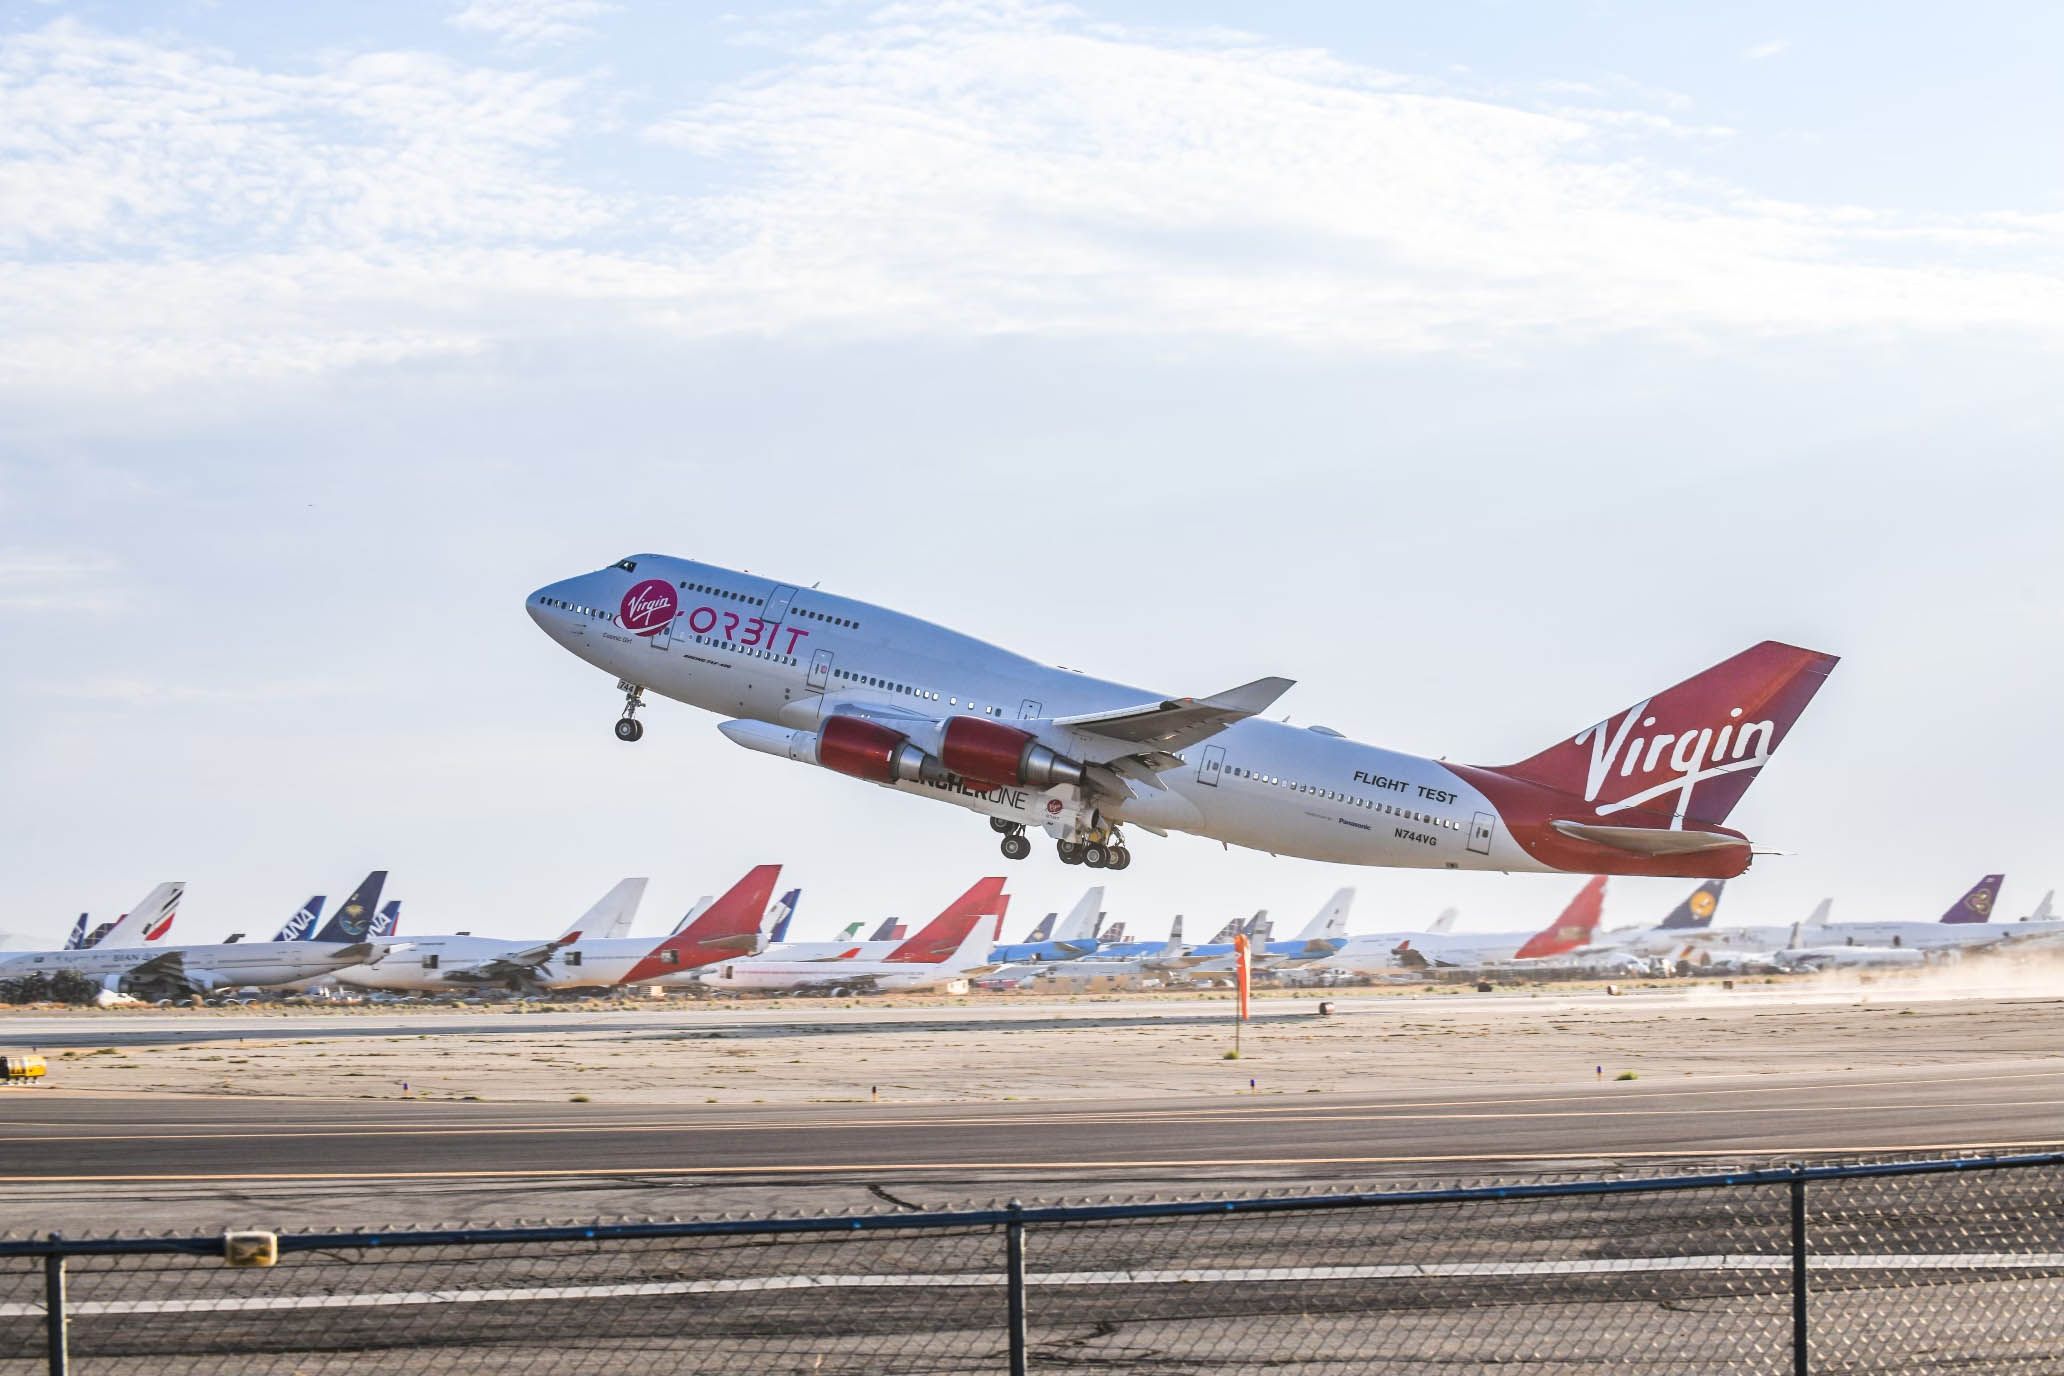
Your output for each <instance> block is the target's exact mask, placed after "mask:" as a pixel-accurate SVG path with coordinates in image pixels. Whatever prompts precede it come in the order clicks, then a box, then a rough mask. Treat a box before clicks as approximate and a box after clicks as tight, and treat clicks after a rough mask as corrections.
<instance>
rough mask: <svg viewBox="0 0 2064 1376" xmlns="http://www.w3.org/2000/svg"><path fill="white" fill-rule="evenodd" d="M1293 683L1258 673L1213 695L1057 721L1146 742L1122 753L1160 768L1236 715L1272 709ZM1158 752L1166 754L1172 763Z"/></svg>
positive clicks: (1127, 742)
mask: <svg viewBox="0 0 2064 1376" xmlns="http://www.w3.org/2000/svg"><path fill="white" fill-rule="evenodd" d="M1292 686H1294V685H1293V680H1291V679H1287V678H1258V679H1256V680H1254V682H1252V683H1245V684H1242V685H1241V686H1239V687H1238V688H1229V689H1227V690H1226V691H1225V692H1223V693H1218V694H1215V695H1214V696H1212V697H1208V698H1166V699H1163V700H1162V701H1160V702H1149V703H1143V704H1141V705H1140V706H1138V707H1121V708H1118V709H1117V710H1115V711H1111V712H1087V713H1084V714H1082V715H1080V716H1073V717H1055V718H1054V719H1053V724H1054V725H1055V726H1064V727H1066V728H1068V729H1069V730H1071V731H1076V732H1080V733H1082V734H1084V735H1089V736H1096V737H1101V738H1102V739H1104V740H1107V741H1112V742H1115V743H1118V744H1120V745H1129V746H1140V747H1144V748H1143V749H1139V750H1127V751H1121V752H1119V753H1120V754H1121V755H1123V756H1126V757H1130V758H1138V759H1141V760H1142V761H1144V762H1148V766H1149V768H1154V769H1156V770H1157V772H1158V770H1161V769H1168V768H1171V767H1173V764H1174V763H1177V762H1176V761H1175V760H1174V754H1175V752H1176V751H1178V750H1183V749H1187V748H1188V747H1190V746H1192V745H1195V744H1196V743H1197V742H1198V741H1201V740H1207V739H1209V738H1210V737H1212V736H1215V735H1217V734H1218V733H1219V732H1221V731H1223V730H1225V729H1226V728H1227V727H1228V726H1231V725H1232V724H1233V723H1234V722H1236V721H1244V720H1246V719H1247V718H1248V717H1251V716H1255V715H1256V714H1258V713H1261V712H1266V711H1267V710H1268V709H1269V707H1270V706H1271V705H1273V704H1274V702H1275V701H1276V699H1277V698H1280V697H1281V696H1283V694H1285V693H1287V692H1289V691H1290V689H1291V687H1292ZM1156 757H1165V758H1166V759H1167V760H1168V761H1169V763H1166V764H1163V763H1161V762H1160V760H1159V759H1157V758H1156Z"/></svg>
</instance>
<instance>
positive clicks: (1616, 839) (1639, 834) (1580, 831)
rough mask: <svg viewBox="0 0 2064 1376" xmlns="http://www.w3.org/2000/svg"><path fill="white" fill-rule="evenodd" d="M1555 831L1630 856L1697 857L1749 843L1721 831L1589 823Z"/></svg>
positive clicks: (1562, 824) (1565, 824)
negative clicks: (1674, 829) (1659, 828)
mask: <svg viewBox="0 0 2064 1376" xmlns="http://www.w3.org/2000/svg"><path fill="white" fill-rule="evenodd" d="M1553 825H1554V827H1555V829H1556V830H1557V831H1559V832H1561V833H1562V834H1563V835H1564V836H1567V837H1569V838H1570V839H1571V840H1574V841H1589V842H1590V843H1592V844H1593V845H1598V846H1611V847H1612V848H1613V849H1614V850H1623V851H1626V852H1627V853H1628V854H1629V855H1696V854H1699V853H1700V852H1703V851H1709V850H1725V849H1727V848H1728V847H1730V846H1746V845H1748V844H1749V843H1748V842H1747V841H1744V840H1743V839H1742V838H1741V837H1739V836H1731V835H1729V834H1728V833H1726V832H1723V831H1661V830H1657V829H1655V828H1653V827H1605V826H1598V825H1596V824H1594V823H1591V822H1556V823H1553Z"/></svg>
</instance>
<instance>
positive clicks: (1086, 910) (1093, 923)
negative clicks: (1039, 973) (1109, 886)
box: [989, 884, 1104, 965]
mask: <svg viewBox="0 0 2064 1376" xmlns="http://www.w3.org/2000/svg"><path fill="white" fill-rule="evenodd" d="M1103 911H1104V890H1103V886H1102V885H1100V884H1099V885H1094V886H1092V887H1090V888H1088V889H1086V890H1084V891H1083V894H1082V897H1080V898H1078V899H1076V900H1075V906H1074V907H1072V908H1070V909H1069V910H1068V915H1067V917H1065V918H1063V919H1062V921H1061V924H1060V926H1059V927H1057V928H1055V929H1054V934H1053V938H1052V940H1050V941H1042V940H1039V939H1037V938H1030V939H1027V940H1025V941H1018V942H1012V943H1009V944H1007V945H1002V946H998V947H996V948H995V949H994V950H992V951H991V952H990V953H989V963H990V964H991V965H1015V964H1020V963H1024V962H1034V961H1044V960H1079V959H1081V958H1082V957H1083V956H1086V955H1089V954H1091V953H1092V952H1094V951H1096V950H1097V949H1098V948H1099V947H1100V945H1101V943H1100V942H1099V941H1098V940H1097V920H1098V919H1099V918H1100V917H1102V916H1103ZM1040 925H1041V926H1044V925H1046V924H1045V922H1044V920H1043V919H1042V921H1041V924H1040ZM1034 930H1037V929H1036V928H1035V929H1034Z"/></svg>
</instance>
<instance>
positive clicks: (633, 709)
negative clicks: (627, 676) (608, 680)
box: [616, 679, 645, 741]
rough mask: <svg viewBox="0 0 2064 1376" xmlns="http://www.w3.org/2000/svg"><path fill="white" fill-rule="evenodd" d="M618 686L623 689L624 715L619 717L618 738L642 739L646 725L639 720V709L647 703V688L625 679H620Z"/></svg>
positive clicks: (617, 724)
mask: <svg viewBox="0 0 2064 1376" xmlns="http://www.w3.org/2000/svg"><path fill="white" fill-rule="evenodd" d="M616 686H617V687H619V688H621V689H623V715H622V716H621V717H619V718H617V722H616V738H617V739H618V740H620V741H635V740H641V739H643V738H644V735H645V727H644V725H643V724H642V723H641V722H640V721H639V720H638V709H639V708H640V707H643V706H644V705H645V690H644V688H642V687H640V686H639V685H637V684H634V683H630V682H628V681H626V680H624V679H618V680H617V681H616Z"/></svg>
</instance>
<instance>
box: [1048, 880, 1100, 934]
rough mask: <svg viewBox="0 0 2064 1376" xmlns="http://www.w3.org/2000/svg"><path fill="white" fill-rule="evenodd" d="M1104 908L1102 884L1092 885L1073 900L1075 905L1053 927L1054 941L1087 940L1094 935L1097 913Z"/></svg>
mask: <svg viewBox="0 0 2064 1376" xmlns="http://www.w3.org/2000/svg"><path fill="white" fill-rule="evenodd" d="M1103 909H1104V888H1103V885H1101V884H1098V885H1094V886H1092V887H1091V888H1089V889H1087V890H1085V891H1084V893H1083V895H1082V897H1080V898H1078V899H1076V900H1075V906H1074V907H1072V908H1070V909H1069V910H1068V915H1067V916H1066V917H1064V918H1062V919H1061V923H1060V925H1059V926H1058V927H1056V928H1054V940H1055V941H1087V940H1089V939H1090V938H1092V937H1093V936H1095V935H1096V920H1097V914H1098V913H1100V912H1102V911H1103Z"/></svg>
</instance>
